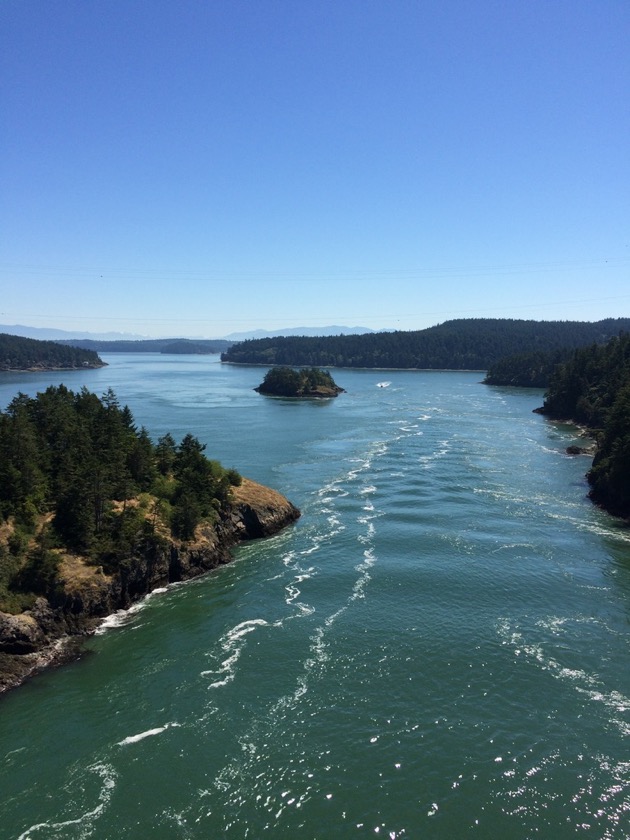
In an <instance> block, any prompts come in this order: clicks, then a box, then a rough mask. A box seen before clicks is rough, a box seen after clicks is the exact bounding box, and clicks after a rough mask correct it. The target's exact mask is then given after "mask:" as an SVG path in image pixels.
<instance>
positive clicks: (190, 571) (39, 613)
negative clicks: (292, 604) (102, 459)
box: [0, 479, 300, 692]
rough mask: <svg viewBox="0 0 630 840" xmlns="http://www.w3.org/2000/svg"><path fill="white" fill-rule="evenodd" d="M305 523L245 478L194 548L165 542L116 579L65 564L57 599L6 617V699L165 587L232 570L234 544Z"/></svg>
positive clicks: (0, 622) (2, 643) (73, 561)
mask: <svg viewBox="0 0 630 840" xmlns="http://www.w3.org/2000/svg"><path fill="white" fill-rule="evenodd" d="M299 516H300V511H299V510H298V509H297V508H296V507H294V505H292V504H291V502H289V501H288V500H287V499H286V498H285V497H284V496H282V495H281V494H280V493H278V492H276V491H275V490H271V489H269V488H268V487H263V486H262V485H260V484H256V483H255V482H253V481H250V480H248V479H243V482H242V484H241V485H240V486H239V487H235V488H234V489H233V501H232V503H231V504H230V506H229V507H228V509H227V510H226V511H225V512H224V513H223V515H222V517H221V518H220V520H219V521H218V522H216V523H215V524H213V525H202V526H200V527H199V528H198V529H197V532H196V534H195V540H194V541H193V542H188V543H181V542H178V541H176V540H173V539H166V538H164V539H162V540H160V541H159V542H158V543H157V544H156V543H152V544H151V545H150V546H148V547H147V548H146V550H144V551H142V552H139V553H138V554H136V555H134V556H132V557H129V558H128V559H127V560H125V561H124V563H122V564H121V565H120V568H119V569H118V570H117V571H116V573H115V574H111V575H108V574H106V573H105V572H104V571H103V570H102V569H101V568H100V567H95V566H92V565H89V564H87V563H86V562H85V561H84V560H83V559H82V558H76V557H71V556H68V557H65V558H64V560H63V562H62V563H61V568H60V580H61V586H60V587H59V588H58V590H57V591H56V592H55V594H54V595H51V596H50V598H48V599H46V598H38V599H37V601H36V602H35V604H34V606H33V607H32V608H31V609H30V610H28V611H27V612H24V613H22V614H20V615H9V614H7V613H2V612H0V692H1V691H4V690H6V689H8V688H13V687H14V686H16V685H19V684H20V683H21V682H23V681H24V680H25V679H26V678H27V677H29V676H31V675H32V674H34V673H37V672H38V671H40V670H42V668H44V667H47V666H50V665H51V664H56V663H59V662H62V661H66V660H67V659H69V658H72V657H74V656H76V655H78V652H79V651H80V645H78V644H77V640H79V639H80V638H81V637H84V636H86V635H89V634H91V633H93V632H94V630H95V629H96V627H97V626H98V625H99V624H100V622H101V621H102V620H103V618H105V617H106V616H108V615H111V614H112V613H113V612H116V611H117V610H120V609H127V608H128V607H130V606H131V605H132V604H133V603H135V602H137V601H139V600H141V599H142V598H144V597H145V595H148V593H149V592H151V591H152V590H154V589H156V588H158V587H160V586H165V585H166V584H168V583H174V582H177V581H182V580H189V579H191V578H194V577H198V576H199V575H202V574H205V573H206V572H208V571H210V570H211V569H214V568H216V567H217V566H220V565H222V564H224V563H228V562H229V561H230V560H231V553H230V549H231V548H232V547H233V546H234V545H236V544H238V543H239V542H242V541H244V540H250V539H258V538H260V537H267V536H271V535H272V534H276V533H278V532H279V531H280V530H282V529H283V528H284V527H286V526H287V525H289V524H290V523H292V522H294V521H295V520H297V519H298V518H299Z"/></svg>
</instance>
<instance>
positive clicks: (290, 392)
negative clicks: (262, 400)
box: [254, 367, 343, 399]
mask: <svg viewBox="0 0 630 840" xmlns="http://www.w3.org/2000/svg"><path fill="white" fill-rule="evenodd" d="M254 390H255V391H258V393H259V394H266V395H268V396H272V397H291V398H295V399H330V398H331V397H337V396H338V395H339V394H342V393H343V388H340V387H339V385H337V383H336V382H335V380H334V379H333V378H332V376H331V375H330V373H329V372H328V371H327V370H321V369H320V368H303V369H300V370H295V369H294V368H290V367H275V368H271V370H269V371H267V373H266V374H265V378H264V379H263V381H262V382H261V384H260V385H259V386H258V387H257V388H254Z"/></svg>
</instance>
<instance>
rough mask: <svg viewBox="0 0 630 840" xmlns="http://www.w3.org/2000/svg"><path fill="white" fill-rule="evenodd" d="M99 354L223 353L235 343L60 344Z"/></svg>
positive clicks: (158, 340) (70, 341)
mask: <svg viewBox="0 0 630 840" xmlns="http://www.w3.org/2000/svg"><path fill="white" fill-rule="evenodd" d="M58 343H59V344H64V345H67V346H71V347H82V348H84V349H86V350H95V351H96V352H99V353H177V354H179V353H195V354H197V355H206V354H210V353H223V352H224V351H225V350H227V349H228V348H229V347H230V346H231V345H232V343H233V342H231V341H226V340H225V339H221V338H217V339H205V338H200V339H191V338H148V339H142V340H139V341H99V340H96V339H92V338H76V339H74V338H71V339H63V340H62V341H59V342H58Z"/></svg>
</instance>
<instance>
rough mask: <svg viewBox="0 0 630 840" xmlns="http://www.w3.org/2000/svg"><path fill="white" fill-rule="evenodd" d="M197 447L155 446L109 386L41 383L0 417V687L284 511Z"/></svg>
mask: <svg viewBox="0 0 630 840" xmlns="http://www.w3.org/2000/svg"><path fill="white" fill-rule="evenodd" d="M204 450H205V446H204V445H203V444H202V443H200V441H199V440H198V439H197V438H195V437H194V436H193V435H190V434H188V435H186V436H185V437H184V438H183V439H182V440H181V442H180V443H179V444H178V443H176V441H175V440H174V439H173V437H172V436H171V435H170V434H166V435H164V436H163V437H161V438H160V439H159V440H158V441H157V443H156V444H154V443H153V442H152V441H151V439H150V438H149V435H148V433H147V431H146V429H145V428H140V429H138V428H137V427H136V425H135V423H134V420H133V416H132V414H131V412H130V411H129V409H128V407H126V406H124V407H121V406H120V405H119V403H118V400H117V398H116V396H115V394H114V393H113V392H112V391H111V390H110V391H108V392H107V393H106V394H105V395H104V396H103V397H102V398H99V397H98V396H96V395H95V394H93V393H91V392H89V391H88V390H87V389H85V388H84V389H82V390H81V391H79V392H77V393H75V392H73V391H71V390H69V389H68V388H66V387H65V386H63V385H60V386H57V387H52V386H51V387H49V388H48V389H47V390H46V391H44V392H43V393H40V394H38V395H37V397H35V398H30V397H27V396H25V395H24V394H18V395H17V396H16V397H15V398H14V399H13V401H12V402H11V403H10V404H9V406H8V408H7V409H6V411H4V412H0V690H2V688H7V687H11V686H12V685H15V684H17V683H19V682H20V681H21V680H22V679H23V678H24V677H25V676H26V675H28V674H29V673H30V672H32V671H33V670H34V669H37V668H39V667H41V666H42V665H43V664H45V663H46V662H48V661H50V659H51V658H53V657H54V656H55V651H56V650H57V648H56V647H55V645H54V642H55V641H56V640H58V639H62V638H67V637H69V636H73V635H77V634H79V635H80V634H85V633H87V632H90V631H92V630H93V629H94V628H95V626H96V624H97V623H98V621H99V620H101V619H102V618H103V617H104V616H106V615H108V614H110V613H111V612H113V611H115V610H117V609H120V608H124V607H128V606H129V605H130V604H131V603H132V602H134V601H136V600H138V599H140V598H141V597H143V596H144V595H146V594H147V593H148V592H149V591H151V590H152V589H154V588H155V587H157V586H162V585H164V584H166V583H168V582H171V581H178V580H184V579H187V578H189V577H193V576H195V575H198V574H201V573H202V572H204V571H207V570H208V569H211V568H214V567H215V566H217V565H218V564H220V563H225V562H227V561H228V560H229V558H230V555H229V548H230V546H231V545H233V544H235V543H236V542H238V541H239V540H242V539H249V538H255V537H261V536H265V535H267V534H271V533H275V532H276V531H278V530H279V529H280V528H282V527H284V526H285V525H287V524H288V523H290V522H292V521H294V520H295V519H297V517H298V516H299V511H298V510H297V509H296V508H295V507H294V506H293V505H292V504H291V503H290V502H288V501H287V500H286V499H285V498H284V497H283V496H281V495H280V494H279V493H276V492H275V491H272V490H270V489H268V488H265V487H262V486H260V485H257V484H255V483H254V482H251V481H248V480H247V479H243V478H242V477H241V476H240V474H239V473H238V472H236V470H234V469H226V468H224V467H223V466H221V464H219V463H218V461H214V460H211V459H209V458H207V457H206V455H205V454H204Z"/></svg>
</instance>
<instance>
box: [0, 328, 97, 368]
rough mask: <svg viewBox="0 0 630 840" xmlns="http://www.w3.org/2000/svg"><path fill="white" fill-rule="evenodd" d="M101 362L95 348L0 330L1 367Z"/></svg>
mask: <svg viewBox="0 0 630 840" xmlns="http://www.w3.org/2000/svg"><path fill="white" fill-rule="evenodd" d="M104 365H105V362H103V361H102V359H100V358H99V356H98V353H96V352H95V351H94V350H83V349H80V348H77V347H66V346H63V345H61V344H58V343H57V342H56V341H40V340H39V339H36V338H21V337H20V336H17V335H8V334H7V333H0V370H77V369H80V368H97V367H103V366H104Z"/></svg>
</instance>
